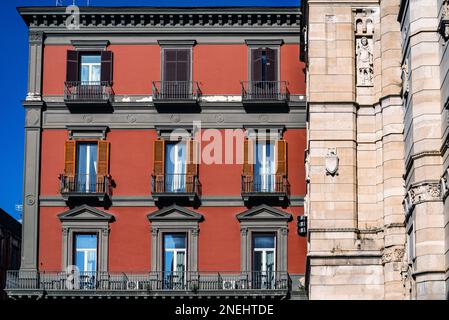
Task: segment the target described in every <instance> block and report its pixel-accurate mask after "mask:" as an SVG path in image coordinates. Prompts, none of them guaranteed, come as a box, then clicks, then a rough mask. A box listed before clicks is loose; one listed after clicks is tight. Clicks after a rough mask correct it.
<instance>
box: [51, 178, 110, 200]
mask: <svg viewBox="0 0 449 320" xmlns="http://www.w3.org/2000/svg"><path fill="white" fill-rule="evenodd" d="M59 180H60V191H61V193H62V194H65V193H72V194H88V193H104V194H107V195H111V191H112V184H111V177H110V176H98V175H93V174H76V175H73V176H69V175H64V174H61V175H60V176H59Z"/></svg>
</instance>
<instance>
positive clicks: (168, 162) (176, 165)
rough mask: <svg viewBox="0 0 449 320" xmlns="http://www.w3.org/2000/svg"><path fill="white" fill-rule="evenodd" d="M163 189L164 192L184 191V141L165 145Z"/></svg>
mask: <svg viewBox="0 0 449 320" xmlns="http://www.w3.org/2000/svg"><path fill="white" fill-rule="evenodd" d="M165 155H166V157H165V190H166V192H185V191H186V181H185V178H186V143H185V142H178V143H167V144H166V145H165Z"/></svg>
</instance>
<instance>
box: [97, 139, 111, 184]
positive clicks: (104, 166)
mask: <svg viewBox="0 0 449 320" xmlns="http://www.w3.org/2000/svg"><path fill="white" fill-rule="evenodd" d="M97 175H98V176H101V177H105V176H107V175H109V142H107V141H103V140H101V141H98V161H97Z"/></svg>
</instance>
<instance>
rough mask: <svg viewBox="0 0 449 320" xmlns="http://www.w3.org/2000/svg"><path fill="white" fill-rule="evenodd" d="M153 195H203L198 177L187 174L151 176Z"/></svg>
mask: <svg viewBox="0 0 449 320" xmlns="http://www.w3.org/2000/svg"><path fill="white" fill-rule="evenodd" d="M151 192H152V193H195V194H197V195H201V183H200V181H199V179H198V176H196V175H189V174H185V173H180V174H165V175H152V176H151Z"/></svg>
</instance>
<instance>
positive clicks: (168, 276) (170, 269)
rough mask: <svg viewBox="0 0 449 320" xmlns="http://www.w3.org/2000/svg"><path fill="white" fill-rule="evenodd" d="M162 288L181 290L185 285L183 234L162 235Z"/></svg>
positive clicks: (185, 241) (185, 242) (184, 235)
mask: <svg viewBox="0 0 449 320" xmlns="http://www.w3.org/2000/svg"><path fill="white" fill-rule="evenodd" d="M163 241H164V244H163V245H164V258H163V261H164V288H170V289H175V288H181V287H182V286H183V285H184V284H185V276H186V275H185V272H186V265H187V246H186V244H187V240H186V234H184V233H168V234H164V240H163Z"/></svg>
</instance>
